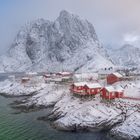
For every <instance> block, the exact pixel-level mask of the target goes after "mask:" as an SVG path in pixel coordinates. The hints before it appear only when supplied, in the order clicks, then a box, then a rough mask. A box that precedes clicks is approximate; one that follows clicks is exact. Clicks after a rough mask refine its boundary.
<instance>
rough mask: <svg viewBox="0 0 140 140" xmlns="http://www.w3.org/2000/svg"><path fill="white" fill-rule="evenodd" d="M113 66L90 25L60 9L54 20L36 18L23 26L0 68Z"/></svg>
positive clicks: (19, 69) (54, 70) (2, 60)
mask: <svg viewBox="0 0 140 140" xmlns="http://www.w3.org/2000/svg"><path fill="white" fill-rule="evenodd" d="M110 66H113V64H112V63H111V61H110V60H109V57H108V55H107V53H106V51H105V49H104V48H103V46H102V45H101V44H100V42H99V40H98V38H97V35H96V33H95V30H94V27H93V25H92V24H91V23H89V22H88V21H87V20H83V19H80V18H79V17H78V16H76V15H73V14H70V13H68V12H67V11H62V12H60V15H59V17H58V18H57V19H56V20H55V21H54V22H51V21H48V20H44V19H38V20H35V21H33V22H31V23H30V24H28V25H26V26H25V27H23V28H22V29H21V30H20V31H19V33H18V34H17V36H16V38H15V41H14V42H13V44H12V45H11V47H10V49H9V50H8V52H7V53H6V54H5V55H3V56H1V57H0V71H7V72H9V71H50V72H56V71H63V70H64V71H67V70H68V71H84V72H85V71H94V70H96V69H99V68H104V67H110Z"/></svg>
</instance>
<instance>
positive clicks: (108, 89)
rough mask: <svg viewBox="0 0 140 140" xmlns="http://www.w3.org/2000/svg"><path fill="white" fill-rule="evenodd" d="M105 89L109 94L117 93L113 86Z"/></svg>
mask: <svg viewBox="0 0 140 140" xmlns="http://www.w3.org/2000/svg"><path fill="white" fill-rule="evenodd" d="M105 89H106V90H107V91H109V92H113V91H116V90H115V88H114V87H113V86H107V87H105Z"/></svg>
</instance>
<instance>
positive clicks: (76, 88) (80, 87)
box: [70, 82, 86, 95]
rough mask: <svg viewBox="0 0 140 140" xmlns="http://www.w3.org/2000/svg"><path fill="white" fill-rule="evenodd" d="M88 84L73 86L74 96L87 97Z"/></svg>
mask: <svg viewBox="0 0 140 140" xmlns="http://www.w3.org/2000/svg"><path fill="white" fill-rule="evenodd" d="M85 85H86V83H85V82H78V83H74V84H72V85H71V88H70V91H71V92H72V93H74V94H80V95H85V94H86V86H85Z"/></svg>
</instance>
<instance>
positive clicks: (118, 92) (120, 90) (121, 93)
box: [116, 87, 124, 98]
mask: <svg viewBox="0 0 140 140" xmlns="http://www.w3.org/2000/svg"><path fill="white" fill-rule="evenodd" d="M122 97H124V89H123V88H122V87H117V88H116V98H122Z"/></svg>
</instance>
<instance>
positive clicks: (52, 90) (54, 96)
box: [24, 84, 68, 107]
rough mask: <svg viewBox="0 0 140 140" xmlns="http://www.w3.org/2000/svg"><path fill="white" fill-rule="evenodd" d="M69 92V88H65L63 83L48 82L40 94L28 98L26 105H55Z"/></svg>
mask: <svg viewBox="0 0 140 140" xmlns="http://www.w3.org/2000/svg"><path fill="white" fill-rule="evenodd" d="M67 93H68V88H65V87H64V86H63V85H58V84H46V86H45V88H43V89H42V90H40V91H39V92H38V94H36V95H34V96H32V97H31V98H29V99H28V100H26V103H25V104H24V106H32V105H34V106H36V107H39V106H44V107H48V106H53V105H55V104H56V103H57V102H58V101H59V100H60V99H61V98H62V97H63V96H65V95H66V94H67Z"/></svg>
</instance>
